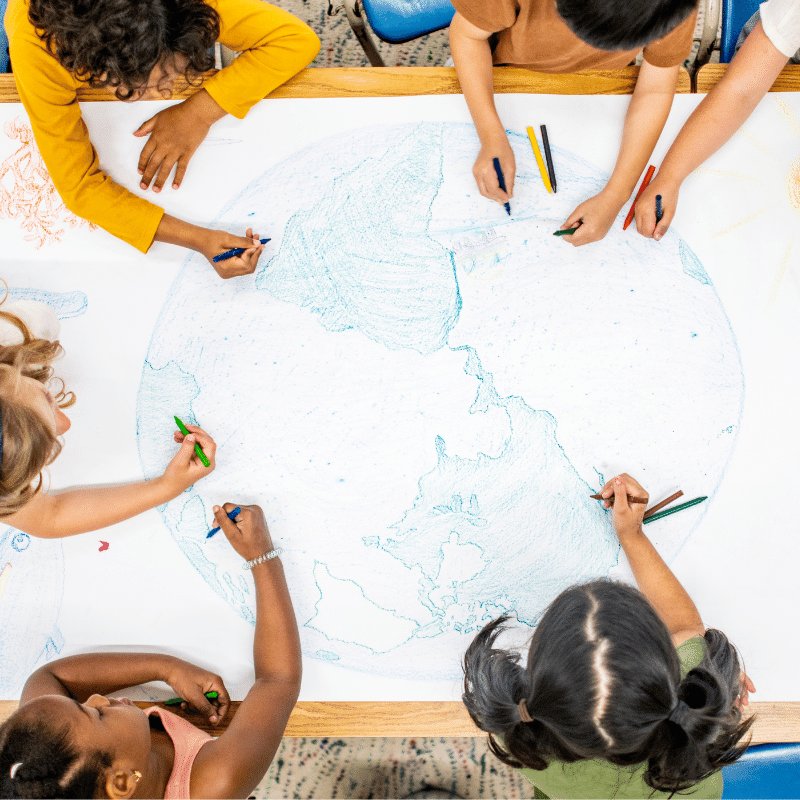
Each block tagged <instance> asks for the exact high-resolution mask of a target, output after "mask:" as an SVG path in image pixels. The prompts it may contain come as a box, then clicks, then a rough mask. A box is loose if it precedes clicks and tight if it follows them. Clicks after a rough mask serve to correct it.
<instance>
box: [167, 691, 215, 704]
mask: <svg viewBox="0 0 800 800" xmlns="http://www.w3.org/2000/svg"><path fill="white" fill-rule="evenodd" d="M206 697H207V698H208V699H209V700H216V699H217V698H218V697H219V692H206ZM185 702H186V701H185V700H184V699H183V698H182V697H173V698H172V699H170V700H165V701H164V705H165V706H179V705H181V703H185Z"/></svg>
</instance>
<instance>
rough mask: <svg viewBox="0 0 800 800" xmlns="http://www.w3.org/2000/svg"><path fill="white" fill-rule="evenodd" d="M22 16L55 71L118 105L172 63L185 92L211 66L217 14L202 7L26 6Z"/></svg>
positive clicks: (88, 2)
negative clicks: (106, 91) (57, 66)
mask: <svg viewBox="0 0 800 800" xmlns="http://www.w3.org/2000/svg"><path fill="white" fill-rule="evenodd" d="M28 16H29V18H30V21H31V23H32V24H33V25H34V27H35V28H36V29H37V33H38V34H39V36H40V37H41V38H42V39H43V40H44V42H45V43H46V44H47V47H48V49H49V50H50V52H51V53H53V55H54V56H55V57H56V58H57V59H58V60H59V62H60V63H61V64H62V66H64V67H65V68H66V69H68V70H69V71H70V72H72V73H74V74H75V75H76V76H77V77H78V78H80V79H81V80H85V81H86V82H87V83H89V85H90V86H93V87H96V88H100V87H104V86H111V87H115V88H116V92H115V94H116V95H117V97H118V98H119V99H120V100H130V99H131V98H132V97H134V96H136V95H137V94H138V93H139V92H141V91H142V90H143V89H144V88H145V87H146V86H147V83H148V78H149V77H150V73H151V72H152V71H153V69H154V68H155V67H156V66H161V67H162V68H164V69H166V67H173V68H174V67H175V66H176V60H175V57H176V56H182V57H183V58H182V59H181V62H183V60H184V59H185V66H184V64H183V63H181V69H180V72H181V73H182V75H183V78H184V79H185V80H186V82H187V83H189V84H194V85H196V84H197V83H198V82H199V80H200V76H201V74H202V73H203V72H205V71H206V70H209V69H211V68H212V67H213V66H214V56H213V51H212V48H213V46H214V42H215V41H216V40H217V37H218V36H219V28H220V23H219V14H217V12H216V10H215V9H213V8H212V7H211V6H210V5H208V4H207V3H205V2H204V1H203V0H30V7H29V11H28ZM165 88H167V87H165Z"/></svg>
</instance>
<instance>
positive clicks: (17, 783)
mask: <svg viewBox="0 0 800 800" xmlns="http://www.w3.org/2000/svg"><path fill="white" fill-rule="evenodd" d="M70 739H71V732H70V728H69V725H64V726H62V727H59V728H54V727H53V725H52V724H50V723H48V720H47V718H46V716H45V715H44V714H36V715H32V714H26V713H25V710H24V708H23V709H21V710H20V711H17V712H16V713H15V714H13V715H12V716H11V717H9V719H8V720H6V722H5V723H3V725H2V726H0V797H36V798H40V797H83V798H86V797H95V796H96V795H97V794H98V792H99V791H101V790H102V787H103V786H104V772H105V770H106V769H107V768H108V767H110V766H111V764H112V763H113V755H112V754H111V753H109V752H105V751H101V750H96V751H93V752H90V753H88V754H83V753H81V752H79V751H78V749H77V748H76V747H75V746H74V745H73V744H72V742H71V740H70ZM19 762H22V763H21V764H20V766H19V767H17V768H16V769H15V770H14V777H13V778H12V777H11V770H12V767H13V766H14V765H15V764H17V763H19Z"/></svg>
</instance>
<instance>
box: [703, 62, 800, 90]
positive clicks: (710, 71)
mask: <svg viewBox="0 0 800 800" xmlns="http://www.w3.org/2000/svg"><path fill="white" fill-rule="evenodd" d="M727 69H728V65H727V64H705V65H704V66H702V67H700V69H699V70H698V71H697V76H696V78H697V93H698V94H705V93H707V92H710V91H711V90H712V89H713V88H714V87H715V86H716V85H717V84H718V83H719V81H720V80H721V79H722V76H723V75H724V74H725V72H726V71H727ZM770 91H771V92H798V91H800V64H787V65H786V66H785V67H784V68H783V69H782V70H781V73H780V75H778V77H777V78H776V79H775V83H773V84H772V86H771V87H770Z"/></svg>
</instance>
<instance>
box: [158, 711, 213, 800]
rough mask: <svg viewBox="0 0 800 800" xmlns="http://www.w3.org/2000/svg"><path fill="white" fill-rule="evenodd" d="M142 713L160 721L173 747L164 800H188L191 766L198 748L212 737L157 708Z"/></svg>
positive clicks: (170, 713) (176, 716)
mask: <svg viewBox="0 0 800 800" xmlns="http://www.w3.org/2000/svg"><path fill="white" fill-rule="evenodd" d="M144 713H145V714H147V716H148V717H149V716H150V715H151V714H155V715H156V716H157V717H159V718H160V719H161V722H162V723H163V725H164V730H165V731H166V732H167V735H168V736H169V738H170V739H172V744H173V746H174V747H175V764H174V765H173V767H172V774H171V775H170V776H169V781H168V783H167V789H166V792H165V794H164V798H165V800H189V780H190V778H191V776H192V764H194V759H195V756H196V755H197V753H198V751H199V750H200V748H201V747H202V746H203V745H204V744H205V743H206V742H210V741H211V739H212V738H213V737H211V736H209V735H208V734H207V733H204V732H203V731H201V730H200V729H199V728H195V726H194V725H192V723H191V722H189V721H188V720H185V719H184V718H183V717H179V716H178V715H177V714H173V713H172V712H170V711H166V710H165V709H163V708H158V706H151V707H150V708H146V709H145V710H144Z"/></svg>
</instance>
